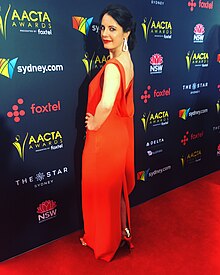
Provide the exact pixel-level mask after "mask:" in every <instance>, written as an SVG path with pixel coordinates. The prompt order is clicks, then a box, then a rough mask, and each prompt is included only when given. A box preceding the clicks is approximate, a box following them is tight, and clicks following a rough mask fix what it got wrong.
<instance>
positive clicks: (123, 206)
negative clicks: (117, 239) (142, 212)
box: [121, 192, 127, 235]
mask: <svg viewBox="0 0 220 275" xmlns="http://www.w3.org/2000/svg"><path fill="white" fill-rule="evenodd" d="M126 227H127V211H126V204H125V199H124V195H123V192H122V193H121V230H122V234H123V235H124V234H125V228H126Z"/></svg>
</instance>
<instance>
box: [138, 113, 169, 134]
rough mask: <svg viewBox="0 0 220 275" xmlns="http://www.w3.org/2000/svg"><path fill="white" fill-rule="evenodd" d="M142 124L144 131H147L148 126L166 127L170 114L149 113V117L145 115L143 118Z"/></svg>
mask: <svg viewBox="0 0 220 275" xmlns="http://www.w3.org/2000/svg"><path fill="white" fill-rule="evenodd" d="M141 122H142V125H143V128H144V131H145V132H146V131H147V128H148V126H149V125H150V126H153V127H156V126H165V125H168V124H169V113H168V111H160V112H157V113H151V112H149V113H148V115H146V113H144V114H143V115H142V118H141Z"/></svg>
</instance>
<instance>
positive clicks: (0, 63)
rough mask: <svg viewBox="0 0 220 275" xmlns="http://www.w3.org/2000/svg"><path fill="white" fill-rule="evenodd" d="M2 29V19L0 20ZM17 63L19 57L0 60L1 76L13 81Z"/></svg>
mask: <svg viewBox="0 0 220 275" xmlns="http://www.w3.org/2000/svg"><path fill="white" fill-rule="evenodd" d="M0 27H1V18H0ZM17 61H18V57H16V58H13V59H11V60H10V59H6V58H0V74H1V75H3V76H5V77H7V78H9V79H12V77H13V74H14V69H15V66H16V63H17Z"/></svg>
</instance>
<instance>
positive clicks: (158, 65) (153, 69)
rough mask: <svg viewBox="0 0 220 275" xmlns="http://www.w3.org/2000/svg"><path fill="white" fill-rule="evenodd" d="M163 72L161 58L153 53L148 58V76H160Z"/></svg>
mask: <svg viewBox="0 0 220 275" xmlns="http://www.w3.org/2000/svg"><path fill="white" fill-rule="evenodd" d="M162 72H163V56H162V55H161V54H159V53H155V54H153V55H152V56H151V58H150V74H162Z"/></svg>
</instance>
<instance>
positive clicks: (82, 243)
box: [79, 238, 87, 246]
mask: <svg viewBox="0 0 220 275" xmlns="http://www.w3.org/2000/svg"><path fill="white" fill-rule="evenodd" d="M79 240H80V242H81V245H82V246H87V243H86V242H85V241H84V240H83V238H79Z"/></svg>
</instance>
